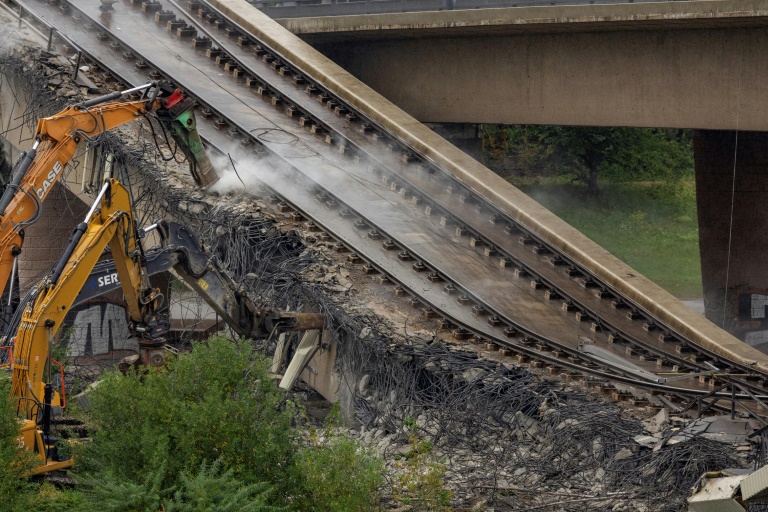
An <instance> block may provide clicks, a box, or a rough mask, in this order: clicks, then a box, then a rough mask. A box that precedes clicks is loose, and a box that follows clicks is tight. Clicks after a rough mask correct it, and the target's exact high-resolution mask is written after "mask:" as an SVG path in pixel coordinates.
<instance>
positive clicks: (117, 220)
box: [11, 179, 325, 474]
mask: <svg viewBox="0 0 768 512" xmlns="http://www.w3.org/2000/svg"><path fill="white" fill-rule="evenodd" d="M154 227H156V228H157V229H159V230H160V233H161V237H162V238H163V245H164V247H165V249H166V251H167V252H168V254H169V256H170V258H169V262H170V264H169V268H173V269H174V270H175V271H176V272H177V273H179V275H181V276H182V278H183V279H185V280H186V281H187V283H189V284H190V285H191V286H192V287H193V288H194V289H195V290H196V291H198V293H199V294H200V295H201V296H202V297H203V298H204V299H205V300H206V301H207V302H208V303H209V304H210V305H211V307H213V308H214V309H215V310H216V311H217V312H218V313H219V314H220V315H221V316H222V318H224V319H225V321H226V322H227V323H228V324H229V325H230V326H232V327H233V328H234V329H235V331H236V332H237V333H238V334H240V335H242V336H246V337H258V336H267V335H270V334H275V333H280V332H285V331H303V330H314V329H323V327H324V325H325V316H324V315H322V314H314V313H300V312H282V311H279V310H277V309H274V308H267V307H257V306H256V305H254V304H253V302H251V300H250V299H249V298H248V296H247V295H246V294H244V293H241V291H240V290H239V287H238V286H237V284H236V283H234V282H233V281H232V280H231V279H229V277H228V276H226V275H225V274H224V273H223V272H221V271H220V270H219V269H218V268H217V267H216V266H215V265H212V264H211V262H210V261H209V258H208V256H207V255H206V254H205V252H204V251H203V250H202V249H201V248H200V247H199V246H198V245H197V243H196V240H195V239H194V237H192V236H191V233H190V232H189V231H188V230H186V229H185V228H183V227H181V226H178V225H176V224H168V223H159V224H158V225H156V226H154ZM145 232H146V230H140V229H138V228H137V226H136V224H135V220H134V214H133V209H132V205H131V200H130V196H129V193H128V191H127V190H126V189H125V188H124V187H123V186H122V185H121V184H120V182H119V181H117V180H116V179H110V180H107V181H105V183H104V185H103V187H102V189H101V191H100V193H99V195H98V196H97V197H96V200H95V202H94V204H93V206H92V207H91V209H90V211H89V212H88V214H87V215H86V218H85V220H84V221H83V222H82V223H80V224H79V225H78V226H77V228H76V229H75V230H74V232H73V234H72V237H71V238H70V240H69V243H68V244H67V248H66V249H65V251H64V253H63V254H62V256H61V258H60V260H59V261H58V263H57V264H56V266H55V267H54V268H53V270H52V271H51V272H50V273H49V274H48V275H47V276H46V277H45V279H43V281H42V282H41V283H39V284H38V286H37V288H36V289H35V290H34V292H33V297H32V298H31V300H29V302H28V303H27V304H26V305H25V306H23V308H24V309H23V311H22V314H21V321H20V323H19V327H18V330H17V332H16V337H15V340H14V342H13V351H12V364H11V371H12V375H11V398H12V399H15V400H16V404H17V413H18V414H19V416H21V417H22V418H23V420H22V425H21V439H22V443H23V445H24V446H25V447H26V448H27V449H28V450H30V451H33V452H34V453H35V454H36V455H37V457H38V459H39V462H40V464H39V465H38V466H37V467H36V468H35V469H34V470H33V473H34V474H41V473H46V472H50V471H54V470H60V469H66V468H68V467H71V466H72V460H68V459H63V458H61V457H59V456H58V452H57V449H56V439H55V438H54V437H53V436H52V435H51V417H52V415H53V413H54V409H56V408H61V407H63V406H64V404H63V402H62V397H61V396H60V394H59V393H57V392H56V391H54V389H53V386H52V385H51V382H52V368H51V365H52V363H53V360H52V358H51V352H52V351H51V345H52V343H53V340H54V336H55V334H56V332H57V331H58V329H59V328H60V327H61V324H62V322H63V321H64V317H65V316H66V315H67V313H68V312H69V310H70V309H71V308H72V305H73V304H74V303H75V301H76V300H77V297H78V294H79V293H80V291H81V290H82V288H83V285H84V284H85V283H86V282H87V281H88V280H89V278H90V277H91V272H92V270H93V269H94V266H95V265H96V263H97V262H98V261H99V258H100V256H101V255H102V253H103V251H104V250H105V249H106V248H107V246H108V247H109V250H110V252H111V255H112V265H114V269H115V272H116V274H117V281H118V282H119V283H120V286H121V287H122V291H123V296H124V298H125V302H126V307H127V311H128V316H129V317H130V322H129V330H130V331H131V333H132V335H134V336H136V337H137V338H138V342H139V354H138V356H137V357H136V358H135V359H134V360H132V361H131V364H136V365H145V366H161V365H163V364H164V362H165V348H164V346H165V339H164V338H162V336H163V335H164V334H165V333H166V332H167V330H168V327H169V324H168V322H167V318H166V309H165V308H164V307H163V302H164V298H163V295H162V294H161V293H160V291H159V290H157V289H153V288H152V287H151V285H150V284H149V272H148V270H147V261H146V256H145V253H144V249H143V247H142V243H141V238H142V237H143V235H144V233H145ZM112 281H113V280H110V282H112Z"/></svg>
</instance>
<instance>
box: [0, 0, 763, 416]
mask: <svg viewBox="0 0 768 512" xmlns="http://www.w3.org/2000/svg"><path fill="white" fill-rule="evenodd" d="M4 4H5V5H7V6H10V7H11V8H16V9H18V8H22V9H23V10H24V11H25V12H29V13H30V14H34V16H33V18H32V19H36V20H37V22H38V23H42V24H43V25H44V28H45V30H42V32H43V33H47V30H48V28H49V27H51V26H52V27H55V29H56V30H57V31H58V32H60V33H62V34H65V35H66V40H61V41H59V42H58V44H59V45H62V46H63V45H64V44H66V45H67V47H64V48H63V49H64V50H65V51H67V52H70V53H74V52H75V51H80V52H82V55H83V56H84V57H85V59H86V60H87V61H89V62H91V63H93V64H97V65H98V66H99V67H100V68H101V69H102V70H103V72H104V73H105V75H106V78H107V81H108V82H109V81H112V82H113V83H114V85H115V87H117V86H120V84H123V85H135V84H138V83H144V82H146V81H147V80H151V79H160V78H165V79H167V80H170V81H171V82H173V83H175V84H177V85H179V86H181V87H183V88H184V89H185V90H186V91H187V92H188V93H189V94H190V95H192V96H194V97H196V98H197V100H198V102H199V103H200V108H199V110H198V118H199V126H200V129H201V132H202V133H203V135H204V136H205V137H206V138H207V139H208V141H209V143H210V144H211V145H212V146H214V147H216V148H218V149H219V150H220V151H222V152H224V153H228V154H230V156H232V157H233V158H234V159H235V161H236V162H238V164H237V165H238V166H239V167H240V172H241V173H253V172H255V173H256V176H254V178H256V179H258V180H259V181H260V183H261V185H260V190H261V192H260V193H261V194H263V196H264V197H266V199H267V201H268V202H270V203H272V204H273V206H274V208H275V209H276V210H277V211H278V212H280V213H282V214H284V215H288V216H291V217H292V218H293V220H294V221H302V220H306V223H305V228H306V229H307V230H309V231H317V233H318V234H317V235H316V236H317V237H319V238H321V239H322V238H325V237H327V238H328V239H331V238H332V239H333V240H335V241H336V246H335V247H336V248H337V250H338V251H339V252H340V253H346V252H348V253H349V255H348V257H347V259H348V260H349V262H350V263H352V264H355V263H360V264H361V265H363V267H362V269H363V271H364V272H366V273H369V274H371V275H372V277H373V278H374V279H377V280H378V281H379V282H380V283H381V284H382V285H387V286H392V288H393V294H394V295H395V296H401V297H403V300H407V301H409V306H410V307H414V308H419V309H421V316H422V317H423V318H424V319H432V318H434V319H435V321H437V322H438V323H439V327H440V328H441V329H443V331H444V334H445V335H446V336H448V337H452V338H453V339H455V340H458V341H462V340H466V341H474V342H477V343H484V344H485V345H486V348H487V349H489V350H500V351H501V355H504V356H508V357H514V358H515V359H516V360H517V361H518V362H520V363H528V364H531V365H532V366H534V367H538V368H546V370H547V371H548V372H550V373H553V374H555V373H564V374H566V375H567V376H569V377H571V378H574V379H582V380H584V382H585V384H586V385H588V386H597V387H599V388H600V389H601V390H602V391H604V392H605V393H606V394H612V395H613V397H614V398H615V399H628V400H630V401H633V402H634V403H635V404H636V405H642V404H655V405H658V404H659V402H661V403H662V404H664V405H667V406H670V407H672V408H673V409H674V408H683V407H684V406H685V405H684V404H686V403H689V401H690V400H691V399H694V400H695V399H697V398H701V397H707V396H711V397H712V398H717V399H728V400H732V399H738V400H743V401H748V402H749V404H748V405H743V404H742V407H744V408H745V410H746V411H747V412H748V413H749V414H752V415H754V416H756V417H761V416H763V415H765V414H767V413H768V408H766V407H765V406H764V405H762V404H763V402H765V401H766V400H768V396H765V395H764V393H765V387H766V386H768V374H766V373H765V372H763V371H761V370H760V369H757V368H755V367H754V366H753V365H752V364H750V362H749V361H743V360H742V361H738V360H733V359H731V358H727V357H724V356H723V355H721V354H718V353H715V352H714V351H712V350H710V349H707V348H705V347H704V346H702V345H700V344H698V343H696V342H695V340H692V339H690V338H687V337H685V336H684V335H682V334H680V333H679V332H677V331H676V330H675V329H674V328H673V327H672V326H670V325H669V324H668V323H665V322H664V321H663V320H661V319H660V318H659V317H658V316H656V315H654V314H653V312H651V311H649V310H648V309H647V308H643V307H641V306H639V305H638V304H637V303H636V302H634V301H633V300H631V299H630V298H628V297H627V296H626V295H624V294H622V293H621V292H619V291H618V290H617V289H616V287H614V286H611V285H610V284H609V283H607V282H605V280H602V279H600V278H599V277H598V276H597V275H595V274H594V273H593V272H590V270H589V269H587V268H585V267H584V266H583V265H579V264H578V263H577V262H575V261H573V260H572V259H571V258H569V257H568V255H566V254H565V253H564V252H563V251H561V250H559V249H558V248H557V247H554V246H553V245H551V244H549V243H547V242H546V241H545V240H544V239H542V238H540V237H538V236H537V235H536V234H535V233H534V231H533V230H532V229H530V227H529V226H526V225H524V224H521V223H520V222H518V221H516V220H514V219H513V218H511V217H510V216H509V215H507V214H505V213H504V212H503V211H501V210H500V209H498V208H496V207H495V206H494V205H493V204H491V203H490V202H488V201H487V200H486V199H485V198H484V197H482V196H480V195H478V194H477V193H475V192H473V191H472V190H471V189H470V188H469V187H467V186H466V185H465V184H463V183H461V182H460V181H458V180H457V179H455V178H454V177H452V176H450V175H449V174H448V173H446V172H443V170H442V169H441V168H440V167H439V166H438V165H436V164H435V163H434V162H433V161H431V160H429V159H428V158H427V157H426V156H425V155H423V154H420V153H419V152H418V151H416V150H414V149H413V148H412V147H410V146H408V145H407V144H406V143H404V142H403V140H401V139H399V138H398V137H397V136H395V135H393V134H392V133H388V132H387V130H385V129H383V128H382V127H381V126H380V125H378V124H377V123H375V122H374V121H373V120H371V119H370V118H369V117H367V116H366V115H365V113H364V112H360V111H358V110H357V109H355V108H354V107H352V106H351V105H350V104H349V103H346V102H344V101H343V100H342V99H341V98H339V97H338V96H335V95H334V94H332V93H331V91H329V90H328V89H327V88H325V87H323V85H322V84H321V83H319V82H318V81H317V80H316V78H315V77H313V76H311V75H310V74H308V73H306V72H305V71H304V70H302V69H300V68H298V67H296V66H295V65H294V64H292V63H291V62H289V61H288V59H286V58H284V57H283V56H282V55H281V54H280V53H279V52H278V51H276V50H275V49H274V48H270V47H268V46H267V45H265V44H264V43H263V42H261V41H258V40H256V39H255V38H254V37H253V36H252V35H250V34H248V33H247V32H246V31H245V30H244V29H243V28H242V27H239V26H238V25H237V24H235V23H234V22H233V21H232V20H230V19H228V18H227V17H226V16H224V15H223V14H222V13H220V12H218V11H216V9H214V8H213V7H212V6H211V5H209V4H206V3H204V2H188V3H185V4H183V5H182V4H180V3H178V2H175V1H173V0H168V1H164V2H158V1H151V2H141V1H139V0H125V1H123V2H118V3H117V4H115V5H114V9H115V10H114V12H111V13H102V12H100V11H99V8H98V5H93V4H94V3H93V2H87V1H85V0H72V1H70V2H57V1H55V0H52V1H51V2H48V3H43V2H40V1H38V2H18V1H14V0H4ZM27 19H28V20H30V22H31V21H32V20H31V19H30V18H29V17H28V18H27ZM54 39H55V38H54ZM257 158H258V159H260V160H259V161H260V162H261V163H256V164H254V163H252V161H254V160H255V159H257ZM266 160H268V161H269V164H266V163H265V161H266ZM267 167H271V168H272V170H269V169H266V168H267ZM254 168H259V169H258V170H257V171H254ZM668 374H688V375H689V377H688V378H683V379H680V380H674V378H672V379H670V378H669V377H668V376H667V375H668ZM722 383H726V384H728V386H729V387H730V389H731V392H726V391H722V390H719V389H720V387H721V385H722ZM627 389H629V390H631V392H630V393H627V392H625V390H627ZM676 404H677V405H676Z"/></svg>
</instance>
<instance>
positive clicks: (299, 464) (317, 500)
mask: <svg viewBox="0 0 768 512" xmlns="http://www.w3.org/2000/svg"><path fill="white" fill-rule="evenodd" d="M296 468H297V471H298V474H299V479H298V480H299V482H301V491H300V494H299V496H298V497H297V498H296V500H295V501H294V504H295V506H296V509H297V510H306V511H317V512H320V511H324V512H332V511H333V512H364V511H366V510H375V509H376V504H377V503H378V501H379V488H380V487H381V484H382V483H383V471H384V464H383V462H382V461H381V458H380V457H379V455H378V453H376V452H375V451H374V450H372V449H370V448H367V447H364V446H362V445H361V444H360V443H358V442H355V441H353V440H352V439H349V438H346V437H342V436H338V435H334V434H333V433H332V432H331V431H330V429H329V430H327V431H326V433H325V435H324V436H323V441H322V442H319V441H316V440H315V441H313V442H311V443H310V444H309V445H308V446H305V447H303V448H302V449H300V450H299V452H298V453H297V456H296Z"/></svg>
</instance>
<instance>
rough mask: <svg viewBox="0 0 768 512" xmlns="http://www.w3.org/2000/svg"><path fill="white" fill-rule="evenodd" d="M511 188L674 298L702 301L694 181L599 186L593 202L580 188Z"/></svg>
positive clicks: (522, 185)
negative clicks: (536, 202) (542, 206)
mask: <svg viewBox="0 0 768 512" xmlns="http://www.w3.org/2000/svg"><path fill="white" fill-rule="evenodd" d="M515 185H516V186H518V187H519V188H520V189H521V190H523V191H524V192H525V193H526V194H528V195H529V196H531V197H532V198H534V199H535V200H537V201H538V202H540V203H541V204H542V205H544V206H545V207H547V208H548V209H550V210H551V211H552V212H554V213H555V214H557V215H558V216H560V217H561V218H562V219H563V220H565V221H566V222H568V223H569V224H571V225H572V226H574V227H575V228H577V229H579V230H580V231H581V232H582V233H584V234H585V235H586V236H588V237H589V238H591V239H592V240H594V241H595V242H597V243H598V244H600V245H601V246H603V247H604V248H606V249H607V250H609V251H610V252H611V253H613V254H614V255H615V256H616V257H618V258H619V259H621V260H622V261H624V262H626V263H627V264H629V265H630V266H631V267H633V268H634V269H636V270H637V271H639V272H640V273H641V274H643V275H645V276H646V277H647V278H649V279H651V280H652V281H654V282H655V283H656V284H658V285H659V286H661V287H662V288H664V289H666V290H667V291H668V292H670V293H672V294H673V295H675V296H676V297H678V298H681V299H696V298H700V297H701V294H702V289H701V263H700V261H699V232H698V223H697V219H696V190H695V185H694V183H693V182H692V181H681V182H677V183H663V184H662V183H609V184H603V185H602V186H601V193H600V195H599V196H597V197H593V196H590V195H588V194H587V193H586V190H585V189H584V188H583V187H582V186H579V185H566V184H562V183H545V182H541V181H536V182H532V183H531V182H529V183H516V184H515Z"/></svg>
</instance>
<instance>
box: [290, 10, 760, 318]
mask: <svg viewBox="0 0 768 512" xmlns="http://www.w3.org/2000/svg"><path fill="white" fill-rule="evenodd" d="M278 21H279V22H280V23H281V24H282V25H283V26H285V27H286V28H288V29H289V30H290V31H292V32H293V33H295V34H298V35H299V36H301V37H302V38H303V39H304V40H306V41H307V42H309V43H311V44H312V45H313V46H314V47H316V48H317V49H319V50H320V51H321V52H322V53H324V54H325V55H326V56H327V57H329V58H330V59H332V60H333V61H335V62H336V63H338V64H340V65H341V66H342V67H344V68H345V69H346V70H348V71H349V72H350V73H352V74H353V75H355V76H356V77H358V78H360V79H361V80H362V81H363V82H365V83H366V84H368V85H369V86H371V87H372V88H373V89H375V90H376V91H378V92H379V93H381V94H382V95H383V96H385V97H386V98H388V99H390V100H391V101H393V102H394V103H395V104H397V105H398V106H400V107H401V108H403V109H404V110H405V111H407V112H408V113H410V114H411V115H413V116H414V117H416V118H417V119H419V120H420V121H423V122H437V123H505V124H544V125H591V126H634V127H674V128H689V129H696V130H697V131H696V132H695V156H696V179H697V194H698V206H699V226H700V228H699V229H700V241H701V247H702V250H701V257H702V272H703V280H704V295H705V300H706V302H707V311H708V316H709V318H710V319H712V320H713V321H715V322H716V323H718V324H720V323H721V322H722V319H723V313H722V311H723V310H722V306H723V301H724V297H726V296H727V297H728V298H727V302H728V303H729V305H728V308H729V309H730V310H731V311H733V310H734V309H735V308H736V307H737V303H739V302H741V303H742V306H744V305H745V304H746V303H749V301H750V300H751V299H750V297H752V296H753V295H754V294H757V295H762V294H764V293H765V292H766V290H768V268H767V266H766V263H765V261H766V258H765V257H764V253H765V249H766V248H768V240H766V235H765V233H766V232H768V216H766V215H765V214H764V209H763V203H764V201H765V190H766V189H768V178H767V176H768V174H766V170H767V169H766V163H768V162H766V159H765V156H764V154H765V151H764V148H765V147H766V143H767V142H768V137H767V136H766V134H765V133H764V132H765V131H766V130H768V61H766V59H765V58H764V48H765V45H766V43H767V42H768V1H765V0H757V1H752V0H728V1H694V2H659V3H640V4H634V3H631V4H626V3H625V4H613V5H570V6H565V5H557V6H546V7H544V6H542V7H520V8H499V9H478V10H460V11H459V10H457V11H442V12H412V13H390V14H378V15H360V16H335V17H315V18H294V19H282V20H278ZM737 132H741V133H740V135H738V136H737ZM736 140H738V141H739V142H738V149H737V148H736ZM734 158H735V159H736V161H735V162H734ZM732 192H733V196H732ZM732 199H733V201H732ZM732 203H733V210H731V206H732ZM726 269H728V270H726ZM726 286H727V287H728V288H729V292H728V293H727V294H726V292H725V288H726ZM747 309H748V308H746V309H744V311H746V310H747ZM740 318H741V320H742V321H743V322H744V325H747V324H752V325H753V324H754V323H755V322H758V323H759V322H761V321H763V320H762V319H756V318H751V317H750V314H748V313H744V314H743V315H742V316H741V317H740Z"/></svg>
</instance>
